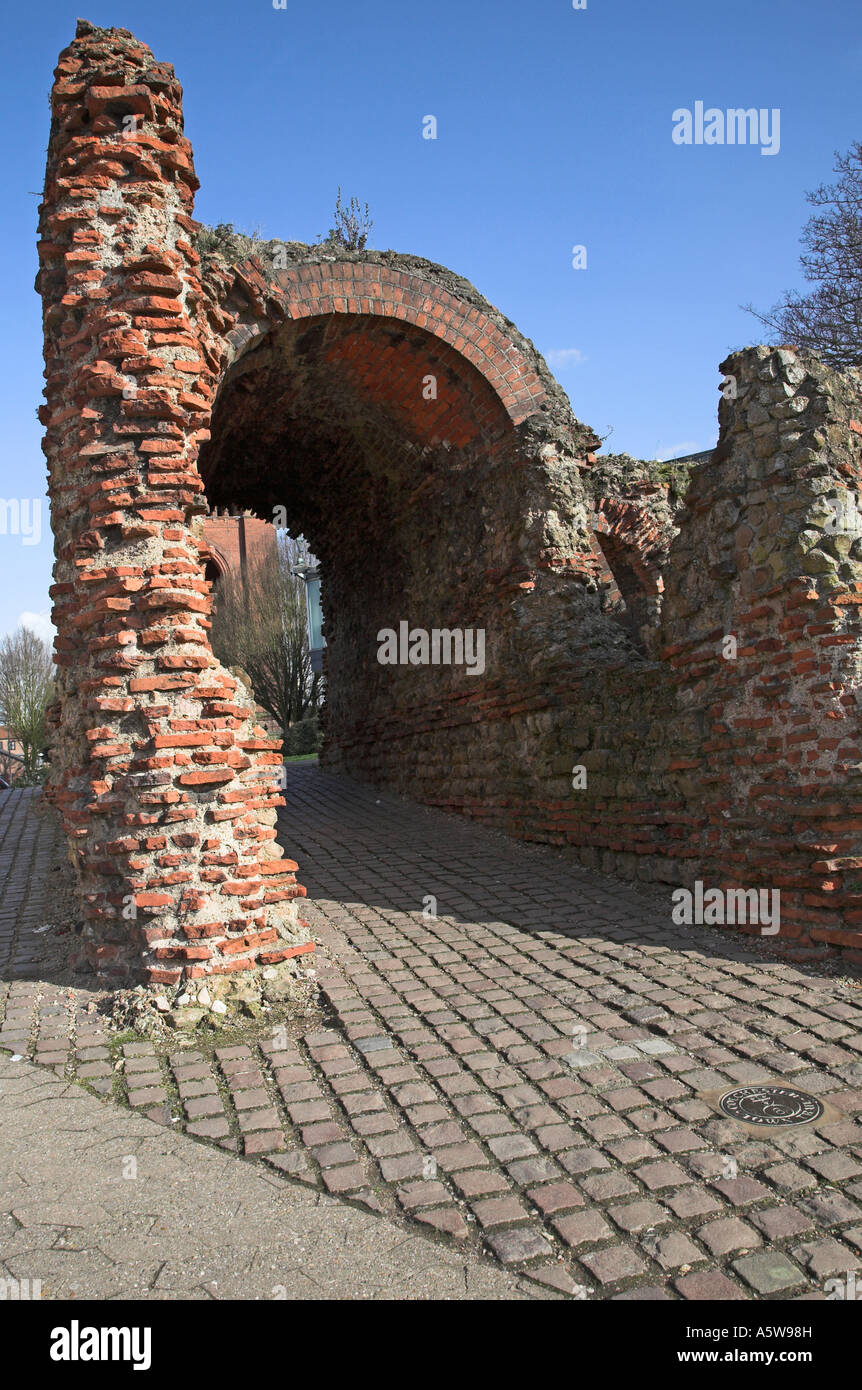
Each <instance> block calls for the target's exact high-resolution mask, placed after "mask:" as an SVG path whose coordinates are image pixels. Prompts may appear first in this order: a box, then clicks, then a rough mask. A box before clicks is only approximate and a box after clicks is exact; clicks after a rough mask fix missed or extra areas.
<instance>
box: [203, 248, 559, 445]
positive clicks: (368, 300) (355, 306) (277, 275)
mask: <svg viewBox="0 0 862 1390" xmlns="http://www.w3.org/2000/svg"><path fill="white" fill-rule="evenodd" d="M315 253H316V248H313V247H310V248H308V253H307V254H308V259H307V260H304V261H303V262H302V263H299V264H297V265H294V266H292V267H290V268H289V269H275V268H272V267H270V266H268V265H267V263H266V261H265V260H264V259H263V257H262V256H252V257H250V258H248V259H246V260H245V261H242V262H240V263H238V264H237V265H235V266H232V267H231V268H230V272H229V274H228V277H227V278H226V279H223V280H222V282H221V284H220V285H219V286H218V287H217V289H216V290H215V294H216V295H217V296H218V298H219V306H220V308H221V309H222V310H223V311H226V313H227V314H229V315H231V316H232V317H233V319H234V322H233V324H232V326H230V327H228V328H227V330H226V331H225V332H224V333H223V335H222V336H221V340H220V341H218V342H216V343H215V344H214V348H215V351H216V353H218V354H219V356H220V358H221V362H220V370H221V371H222V372H224V371H226V370H228V369H229V368H230V367H231V366H233V364H234V363H235V362H236V361H237V360H238V359H239V358H240V357H241V356H243V355H244V354H245V353H246V352H248V351H249V350H250V349H251V348H253V347H254V346H255V344H256V343H257V342H258V341H259V340H260V338H261V337H262V336H264V335H265V334H268V333H271V332H272V331H273V329H274V328H276V327H277V326H278V325H279V324H280V323H282V322H283V321H284V320H285V319H293V320H299V319H306V318H328V317H329V316H333V315H350V316H354V317H364V316H369V317H371V318H377V319H383V320H386V319H390V320H394V321H396V322H400V323H403V324H407V325H412V326H414V327H415V328H418V329H421V330H423V331H424V332H425V333H427V334H429V335H430V336H431V337H433V338H435V339H437V340H438V343H439V345H440V346H441V347H442V346H445V347H446V348H448V349H449V351H450V353H451V355H452V360H455V359H460V360H461V361H462V362H464V363H467V364H469V365H470V366H472V367H473V368H474V369H475V370H476V371H477V372H478V373H479V374H480V375H481V376H482V377H484V379H485V380H486V381H487V383H488V385H489V386H490V388H491V389H492V391H493V392H494V393H495V395H496V396H497V397H498V399H499V400H500V402H501V404H502V406H503V408H504V410H505V411H506V414H507V415H508V418H509V420H510V422H511V423H512V425H520V424H522V423H523V422H524V421H525V420H527V419H528V418H529V417H530V416H532V415H535V414H536V413H537V412H538V411H540V410H542V409H543V407H545V406H546V404H547V402H548V399H549V396H550V395H553V396H554V398H555V403H556V405H557V407H558V409H559V408H560V405H561V402H564V405H563V413H564V414H565V413H568V415H569V417H570V419H571V424H572V425H573V426H574V425H575V423H576V422H575V421H574V418H573V417H571V411H570V410H568V411H566V407H567V406H568V402H567V401H565V398H564V397H563V395H562V392H561V391H560V388H559V387H558V386H557V384H556V382H554V381H553V379H552V378H550V377H549V374H548V373H547V369H546V368H545V369H544V376H543V375H542V374H540V370H539V359H538V357H537V354H536V352H535V349H533V347H532V345H531V344H530V343H528V342H527V340H526V339H524V338H523V337H522V335H521V334H520V333H518V332H517V330H516V329H515V328H514V325H513V324H511V323H509V322H508V320H505V319H503V317H502V315H500V314H499V313H498V312H497V311H496V310H494V308H493V306H492V305H490V304H488V303H487V302H486V301H484V300H483V299H482V298H481V296H479V295H477V293H476V291H475V290H473V288H472V286H467V284H466V282H463V283H464V285H465V289H466V291H467V293H466V294H465V293H459V292H458V288H457V281H458V277H455V276H453V275H451V273H450V272H447V271H445V268H443V267H433V271H434V272H436V273H437V274H436V276H435V274H434V273H431V272H429V271H427V270H423V269H420V268H419V267H418V266H417V265H416V260H417V258H416V257H412V256H407V255H404V256H399V255H395V254H394V253H374V252H370V253H367V255H366V256H364V257H363V256H362V255H359V254H356V255H351V256H339V257H337V258H332V257H329V258H326V259H323V258H322V253H318V254H320V255H321V259H315ZM384 254H385V255H386V256H387V257H388V258H389V261H390V262H391V263H387V261H385V260H383V259H382V256H383V255H384ZM424 264H427V263H424ZM542 365H544V364H542Z"/></svg>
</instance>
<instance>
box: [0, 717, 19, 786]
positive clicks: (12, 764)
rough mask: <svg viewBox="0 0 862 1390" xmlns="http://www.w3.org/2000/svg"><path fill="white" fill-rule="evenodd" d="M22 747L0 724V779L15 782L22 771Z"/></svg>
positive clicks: (4, 726)
mask: <svg viewBox="0 0 862 1390" xmlns="http://www.w3.org/2000/svg"><path fill="white" fill-rule="evenodd" d="M23 758H24V745H23V743H22V742H21V740H20V739H18V738H16V737H15V735H14V734H13V733H12V732H11V730H9V729H7V728H6V725H5V724H0V777H3V778H4V779H5V780H6V781H7V782H15V781H17V779H18V777H19V776H20V775H21V772H22V769H23V766H24V764H23Z"/></svg>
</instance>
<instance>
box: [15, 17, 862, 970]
mask: <svg viewBox="0 0 862 1390" xmlns="http://www.w3.org/2000/svg"><path fill="white" fill-rule="evenodd" d="M52 112H53V119H52V125H51V136H50V145H49V152H48V165H47V175H46V182H45V194H44V202H43V204H42V207H41V223H40V231H41V240H40V242H39V255H40V261H41V269H40V272H39V276H38V280H37V288H38V290H39V291H40V293H41V295H42V299H43V305H44V332H45V361H46V373H45V374H46V379H47V385H46V388H45V396H46V404H45V405H43V406H42V407H41V408H40V418H41V420H42V422H43V424H44V426H45V431H46V433H45V441H44V449H45V453H46V455H47V458H48V465H49V477H50V486H49V491H50V497H51V514H52V525H53V529H54V534H55V538H56V541H55V550H56V565H55V583H54V585H53V588H52V598H53V602H54V621H55V624H56V627H57V630H58V632H59V637H58V639H57V644H56V660H57V665H58V670H59V699H58V703H57V706H56V708H55V709H54V711H53V731H54V752H53V760H52V777H51V784H50V788H49V795H50V798H51V800H52V801H53V803H54V804H55V805H56V806H57V807H58V809H59V811H60V813H61V814H62V818H63V824H64V827H65V831H66V834H67V836H68V840H69V845H70V852H71V855H72V858H73V862H74V865H75V868H76V872H77V875H78V879H79V883H80V888H81V893H82V898H83V902H84V905H85V912H86V926H85V930H84V935H83V938H82V945H81V951H80V962H79V963H80V965H81V966H82V967H84V968H95V969H96V970H97V971H98V972H99V974H100V975H101V976H102V977H104V978H107V979H112V980H115V981H117V982H119V981H123V980H130V979H136V980H142V981H144V982H148V983H150V984H154V985H162V986H165V985H172V984H179V983H180V982H181V981H183V980H185V979H193V978H195V977H199V976H205V975H206V976H218V975H227V974H231V973H232V972H235V971H247V970H250V969H254V968H256V967H260V966H266V965H276V964H280V963H282V962H290V961H291V960H292V958H293V957H295V956H296V955H298V954H301V953H303V952H306V951H309V950H311V949H312V943H311V941H310V939H309V932H308V929H307V926H306V925H305V924H304V923H303V921H302V920H301V918H300V917H299V915H298V904H299V903H300V901H301V898H302V895H303V892H304V890H303V888H302V887H301V885H300V884H299V883H297V881H296V874H297V868H298V866H297V864H296V863H295V862H294V861H293V860H292V859H289V858H286V857H284V855H283V852H282V850H281V848H280V847H279V845H278V844H277V843H276V838H275V836H276V831H275V820H276V813H277V807H278V805H279V804H280V799H281V798H280V791H279V786H278V782H277V779H276V775H275V769H276V768H277V767H278V765H279V764H280V754H279V751H278V744H277V743H275V742H273V741H272V740H271V739H270V738H268V737H267V736H266V734H265V732H264V730H263V729H262V727H261V726H260V725H258V724H257V723H256V719H255V714H254V702H253V699H252V698H251V696H250V692H249V691H248V690H247V689H246V688H245V686H244V685H243V683H242V681H241V680H239V679H238V678H237V677H236V676H235V675H233V674H231V673H230V672H228V671H227V670H225V669H224V668H223V667H222V666H221V665H220V664H219V662H218V661H217V660H216V659H215V658H214V656H213V654H212V651H211V648H210V642H209V628H210V623H209V617H208V615H209V612H210V608H211V592H210V583H209V582H208V579H207V576H206V573H205V563H206V557H207V548H206V544H205V541H204V539H203V536H202V518H203V517H204V516H205V515H206V514H207V512H208V511H209V510H211V509H217V508H226V507H227V508H230V509H231V510H234V511H235V510H239V511H240V512H254V513H255V514H256V515H257V516H259V517H262V518H265V519H269V520H271V519H272V518H273V515H274V514H276V509H284V511H283V513H282V514H284V515H286V516H287V517H288V518H289V519H290V525H291V529H292V531H293V532H294V534H297V533H299V532H302V533H303V534H304V535H305V536H306V537H307V538H308V539H309V542H310V544H311V545H312V548H313V549H314V551H315V553H316V554H317V555H318V556H319V557H320V560H321V563H322V567H323V573H324V576H325V596H324V605H325V611H326V637H327V643H328V646H327V656H326V660H327V666H326V673H327V681H328V695H327V706H326V710H325V720H326V732H327V738H326V745H325V749H324V754H323V760H324V762H325V763H326V764H327V765H328V766H329V767H330V768H333V769H341V770H344V771H346V772H349V773H352V774H354V775H356V776H358V777H360V778H363V779H365V780H369V781H372V782H375V783H378V784H380V785H382V786H386V787H388V788H391V789H392V790H393V791H395V792H399V793H404V794H406V795H408V796H410V797H413V798H415V799H418V800H420V801H422V802H425V803H427V804H429V805H433V806H438V807H442V808H444V809H446V810H448V811H455V812H459V813H461V814H463V815H467V816H471V817H475V818H477V819H481V820H482V821H484V822H485V823H486V824H489V825H492V826H494V827H497V828H499V829H500V830H503V831H506V832H508V833H509V834H511V835H515V836H520V837H522V838H527V839H531V840H536V841H542V842H545V843H548V844H553V845H561V846H568V847H569V848H570V850H571V851H572V852H574V853H575V854H576V855H577V856H578V857H579V859H580V861H581V862H582V863H583V864H585V865H588V866H593V867H596V868H598V869H600V870H602V871H605V872H611V873H616V874H621V875H624V876H627V877H630V878H638V879H641V880H646V881H653V882H660V883H665V884H668V885H674V884H677V885H678V884H689V885H690V884H692V883H694V882H695V881H696V880H701V881H703V882H705V883H708V884H709V885H710V886H714V887H719V888H723V889H726V888H731V887H741V888H744V889H751V888H759V887H767V888H779V889H780V890H781V904H782V906H781V934H782V936H783V937H787V938H790V939H791V940H792V942H793V945H794V948H795V949H796V950H798V951H801V952H803V953H804V952H805V951H813V950H823V949H826V948H833V947H841V948H844V949H845V950H846V951H847V952H848V953H849V954H850V955H851V956H852V957H853V958H854V959H856V960H862V843H860V830H862V751H860V743H859V705H860V676H862V627H860V618H859V609H860V604H862V516H860V513H859V510H858V507H857V502H858V493H859V489H860V486H862V482H860V461H862V423H860V421H862V377H860V374H859V373H858V372H848V373H844V374H838V373H836V372H834V371H831V370H829V369H827V368H826V367H825V366H824V365H823V364H822V363H820V362H819V361H817V360H816V359H813V358H810V357H806V356H804V355H803V354H801V353H800V352H798V351H796V350H794V349H793V348H791V347H785V348H769V347H754V348H748V349H746V350H744V351H740V352H736V353H734V354H732V355H731V356H730V357H728V358H727V360H726V361H725V362H724V363H722V371H724V372H725V373H726V374H727V383H729V385H730V387H731V388H732V389H727V388H726V389H725V391H724V392H723V395H722V399H721V400H720V403H719V425H720V438H719V443H718V445H717V447H716V449H715V451H714V452H713V453H712V454H711V455H710V456H709V457H708V458H706V459H704V460H702V461H700V462H697V461H694V462H692V463H690V464H685V463H683V464H677V465H661V464H655V463H641V462H638V461H636V460H632V459H629V458H626V457H618V458H605V459H600V458H598V457H597V454H596V452H595V451H596V449H597V448H598V447H599V444H600V441H599V440H598V439H597V438H596V437H595V435H594V434H593V432H592V431H591V430H590V429H588V428H587V427H586V426H584V425H582V424H580V423H579V422H578V421H577V420H576V419H575V418H574V416H573V414H572V411H571V408H570V405H569V402H568V399H567V397H566V396H565V394H564V392H563V391H562V389H561V388H560V386H559V385H558V384H557V383H556V381H555V380H554V379H553V377H552V376H551V374H550V373H549V371H548V369H547V367H546V365H545V363H544V361H543V359H542V358H541V356H540V355H539V354H538V353H537V352H536V350H535V348H534V347H533V346H532V344H531V343H530V342H529V341H528V340H526V339H525V338H524V337H523V336H522V335H521V334H520V333H519V332H518V330H517V329H516V328H515V326H514V324H513V323H511V322H510V321H509V320H508V319H507V318H505V316H504V315H503V314H501V313H500V312H499V310H497V309H495V308H494V307H493V306H492V305H490V304H489V303H488V302H487V301H486V300H484V299H483V298H482V297H481V295H480V294H479V293H478V292H477V291H476V290H475V289H474V288H473V286H472V285H470V284H469V283H468V282H467V281H465V280H463V279H461V278H460V277H459V276H457V275H455V274H453V273H452V272H451V271H448V270H446V269H444V268H443V267H441V266H438V265H434V264H431V263H429V262H428V261H425V260H422V259H421V258H419V257H416V256H411V255H401V254H395V253H394V252H374V251H363V252H350V251H347V250H343V249H342V250H339V249H334V248H333V247H332V246H330V245H328V244H324V245H322V246H305V245H302V244H299V243H296V242H276V241H273V242H267V243H253V242H250V241H249V240H248V239H245V238H242V237H239V236H226V235H222V236H220V237H219V236H214V235H213V234H211V233H208V232H207V230H206V229H204V228H202V227H201V225H200V224H199V223H198V222H196V221H195V220H194V219H193V217H192V209H193V201H194V193H195V190H196V188H197V186H198V183H197V179H196V178H195V174H194V167H193V163H192V151H191V146H190V144H189V142H188V140H187V139H186V138H185V136H184V134H183V114H182V92H181V88H180V86H179V83H178V82H177V80H176V78H175V76H174V72H173V68H172V67H171V65H170V64H167V63H159V62H156V61H155V59H154V58H153V55H152V53H151V52H150V50H149V49H148V48H147V47H146V46H145V45H144V44H142V43H141V42H139V40H137V39H136V38H135V37H134V36H133V35H132V34H131V33H129V32H128V31H126V30H123V29H99V28H96V27H94V26H93V25H91V24H88V23H86V22H83V21H82V22H79V24H78V30H77V36H76V38H75V40H74V42H73V43H71V44H70V46H69V47H68V48H67V49H65V50H64V52H63V53H62V55H61V57H60V61H59V64H58V67H57V70H56V79H55V83H54V87H53V93H52ZM405 621H406V622H407V623H408V624H409V626H410V628H411V629H425V630H432V629H462V630H469V629H472V630H480V629H481V630H483V631H484V633H485V635H486V655H485V661H484V669H483V670H482V671H481V673H480V672H479V670H478V668H477V669H476V670H474V671H470V670H469V669H467V668H466V667H465V666H460V667H459V666H457V665H449V666H446V665H410V664H407V665H395V666H390V665H382V664H381V663H380V662H379V661H378V659H377V651H378V645H379V644H378V633H379V631H380V630H381V629H397V628H398V627H399V624H400V623H401V622H405ZM575 769H579V770H580V771H579V772H578V773H576V775H575V776H574V777H573V771H574V770H575ZM669 902H670V899H669ZM668 912H669V920H670V906H669V909H668ZM549 925H552V924H551V923H549ZM291 968H292V967H291Z"/></svg>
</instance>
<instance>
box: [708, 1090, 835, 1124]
mask: <svg viewBox="0 0 862 1390" xmlns="http://www.w3.org/2000/svg"><path fill="white" fill-rule="evenodd" d="M718 1106H719V1109H720V1110H723V1111H724V1113H725V1115H730V1116H731V1118H732V1119H734V1120H743V1121H744V1122H745V1123H746V1124H749V1125H806V1124H810V1123H811V1121H812V1120H819V1119H820V1116H821V1115H822V1114H823V1113H824V1110H823V1106H822V1105H821V1103H820V1101H819V1100H818V1099H817V1097H816V1096H809V1095H807V1094H806V1092H805V1091H797V1090H795V1089H794V1088H793V1087H792V1086H739V1087H737V1089H736V1090H735V1091H726V1092H725V1094H724V1095H723V1096H722V1097H721V1098H720V1100H719V1102H718Z"/></svg>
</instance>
